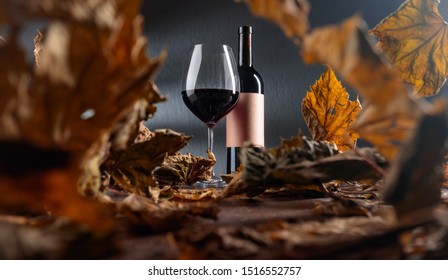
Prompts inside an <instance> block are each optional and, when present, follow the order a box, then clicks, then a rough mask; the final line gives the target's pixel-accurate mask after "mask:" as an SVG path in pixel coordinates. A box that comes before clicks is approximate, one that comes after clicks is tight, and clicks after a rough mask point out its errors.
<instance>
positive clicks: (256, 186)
mask: <svg viewBox="0 0 448 280" xmlns="http://www.w3.org/2000/svg"><path fill="white" fill-rule="evenodd" d="M299 139H301V140H299ZM241 160H242V164H243V166H244V169H243V171H242V172H241V174H240V175H238V174H237V176H235V177H234V178H233V179H232V181H231V182H230V183H229V185H228V186H227V187H226V189H225V190H224V192H223V193H222V195H221V197H223V198H224V197H228V196H232V195H237V194H247V195H248V196H256V195H258V194H261V193H263V192H264V191H266V190H267V189H269V188H271V187H276V188H279V187H282V186H284V185H285V184H293V185H312V184H316V183H322V182H329V181H332V180H337V179H340V180H359V179H367V178H376V179H378V178H381V176H382V173H381V172H379V171H378V170H377V169H376V167H377V166H378V165H379V166H383V167H384V166H386V165H387V161H386V160H385V159H384V158H383V157H382V156H381V155H379V154H378V153H377V152H376V151H375V150H372V149H370V148H363V149H359V150H356V151H354V150H351V151H348V152H346V153H339V152H338V151H337V150H336V149H335V148H334V147H333V146H331V145H330V144H328V142H326V141H312V140H309V139H307V137H305V136H301V135H299V137H298V138H293V139H290V140H283V141H282V144H281V145H280V147H277V148H273V149H270V150H266V149H261V150H260V148H254V147H251V146H245V147H243V149H242V152H241ZM373 164H374V165H373Z"/></svg>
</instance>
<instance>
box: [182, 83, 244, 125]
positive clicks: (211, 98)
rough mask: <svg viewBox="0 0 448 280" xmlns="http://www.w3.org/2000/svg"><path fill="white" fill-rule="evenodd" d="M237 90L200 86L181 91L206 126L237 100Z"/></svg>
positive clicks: (211, 123)
mask: <svg viewBox="0 0 448 280" xmlns="http://www.w3.org/2000/svg"><path fill="white" fill-rule="evenodd" d="M238 95H239V92H238V91H233V90H228V89H217V88H202V89H195V90H191V91H187V90H184V91H182V99H183V100H184V103H185V105H187V107H188V109H190V111H191V112H193V114H194V115H195V116H196V117H198V118H199V119H200V120H201V121H202V122H204V123H205V124H206V125H207V126H211V127H214V126H215V124H216V123H217V122H218V121H219V120H220V119H222V118H223V117H224V116H225V115H227V113H229V112H230V111H231V110H232V109H233V107H235V105H236V103H237V102H238Z"/></svg>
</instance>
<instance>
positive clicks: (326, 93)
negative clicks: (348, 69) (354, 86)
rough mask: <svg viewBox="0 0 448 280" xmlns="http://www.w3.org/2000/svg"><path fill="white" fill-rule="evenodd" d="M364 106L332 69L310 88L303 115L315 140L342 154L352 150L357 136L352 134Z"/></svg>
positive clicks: (354, 133) (304, 103)
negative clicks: (354, 98)
mask: <svg viewBox="0 0 448 280" xmlns="http://www.w3.org/2000/svg"><path fill="white" fill-rule="evenodd" d="M359 111H361V105H360V104H359V101H358V100H356V101H350V100H349V94H348V93H347V91H346V90H345V88H343V87H342V85H341V83H340V82H339V81H338V79H337V78H336V75H335V74H334V72H333V70H332V69H331V67H328V69H327V70H326V71H325V72H324V73H323V74H322V76H321V77H320V79H319V80H318V81H316V83H315V84H314V85H312V86H311V91H309V92H307V93H306V96H305V98H304V99H303V101H302V114H303V118H304V119H305V122H306V125H307V126H308V129H309V130H310V132H311V135H312V136H313V139H314V140H326V141H328V142H330V143H335V144H336V146H337V147H338V149H339V150H340V151H347V150H350V149H352V148H353V147H354V146H355V144H356V139H357V138H358V134H357V133H356V132H355V131H353V130H351V126H352V125H353V123H354V121H355V120H356V118H357V116H358V113H359Z"/></svg>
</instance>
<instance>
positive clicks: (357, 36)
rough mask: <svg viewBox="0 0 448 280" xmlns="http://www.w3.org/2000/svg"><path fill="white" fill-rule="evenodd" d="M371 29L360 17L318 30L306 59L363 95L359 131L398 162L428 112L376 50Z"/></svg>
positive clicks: (306, 49) (306, 46) (308, 43)
mask: <svg viewBox="0 0 448 280" xmlns="http://www.w3.org/2000/svg"><path fill="white" fill-rule="evenodd" d="M366 31H367V28H366V27H365V23H364V22H363V20H362V19H361V18H360V17H359V16H353V17H351V18H349V19H347V20H345V21H344V22H342V23H341V24H340V25H334V26H325V27H321V28H316V29H315V30H313V32H312V33H310V34H309V35H308V36H306V37H305V39H304V44H303V57H304V59H305V61H306V62H308V63H315V62H318V63H325V64H328V65H329V66H330V67H332V68H333V69H335V71H337V72H338V73H339V74H340V75H341V76H342V78H344V79H345V80H346V81H347V83H348V84H349V85H351V86H352V87H353V88H355V89H356V90H358V91H359V93H360V94H361V96H362V97H363V102H364V106H363V110H362V111H361V113H360V114H359V116H358V119H357V120H356V122H355V125H354V129H355V130H356V131H357V132H358V133H359V134H360V135H361V137H362V138H364V139H366V140H368V141H369V142H371V143H372V144H373V145H374V146H375V147H376V148H377V149H378V151H379V152H380V153H382V154H383V155H384V156H386V157H387V158H388V159H393V158H395V156H396V155H397V153H398V151H399V149H400V148H401V147H402V145H403V143H404V142H405V141H406V140H407V139H408V138H409V137H410V135H411V133H412V131H413V129H414V128H415V126H416V124H417V122H418V119H419V118H420V117H421V114H422V109H421V107H420V106H418V104H417V103H416V102H415V101H414V100H413V99H411V98H410V96H409V89H408V88H407V87H406V86H405V85H403V84H402V83H401V80H400V77H399V74H398V73H397V72H396V71H394V70H393V69H392V68H391V67H390V66H389V65H387V64H386V63H385V62H384V61H383V59H382V58H381V57H380V56H379V55H378V54H377V53H376V52H375V51H374V49H373V47H372V45H371V43H370V42H369V40H368V38H367V36H366ZM327 46H331V48H328V47H327Z"/></svg>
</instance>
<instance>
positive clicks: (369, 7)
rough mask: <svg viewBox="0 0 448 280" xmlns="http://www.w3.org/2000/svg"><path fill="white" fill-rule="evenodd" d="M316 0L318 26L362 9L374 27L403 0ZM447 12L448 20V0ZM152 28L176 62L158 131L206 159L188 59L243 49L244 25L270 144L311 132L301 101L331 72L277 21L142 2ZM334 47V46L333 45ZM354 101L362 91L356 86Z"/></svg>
mask: <svg viewBox="0 0 448 280" xmlns="http://www.w3.org/2000/svg"><path fill="white" fill-rule="evenodd" d="M310 2H311V14H310V23H311V26H312V27H317V26H321V25H326V24H331V23H337V22H340V21H341V20H343V19H345V18H346V17H349V16H352V15H353V14H355V13H359V14H361V16H362V17H363V18H364V19H365V21H366V22H367V24H368V26H369V27H370V28H373V27H374V26H375V25H376V24H377V23H378V22H380V21H381V19H383V18H384V17H386V16H387V15H389V14H390V13H392V12H394V11H395V10H396V8H398V7H399V5H400V4H401V3H403V2H404V1H402V0H375V1H373V0H338V1H329V0H326V1H324V0H314V1H310ZM442 2H443V3H442V4H441V5H440V11H441V13H442V15H443V16H444V17H445V19H446V18H448V12H447V11H448V9H447V3H445V2H446V1H442ZM142 14H143V15H144V16H145V33H146V35H147V36H148V38H149V52H150V54H151V55H152V56H154V55H156V54H158V53H159V52H160V51H161V50H162V49H167V50H168V60H167V61H166V63H165V65H164V66H163V68H162V69H161V71H160V72H159V74H158V76H157V78H156V82H157V85H158V86H159V88H160V90H161V92H162V93H163V94H164V95H166V96H167V97H168V101H167V102H165V103H163V104H159V105H158V108H159V109H158V112H157V113H156V115H155V117H154V118H153V119H152V120H150V121H149V122H148V123H147V125H148V127H149V128H150V129H156V128H171V129H174V130H176V131H180V132H184V133H186V134H188V135H192V136H193V139H192V140H191V141H190V142H189V144H188V146H187V147H186V148H184V149H183V150H182V152H190V153H192V154H195V155H202V156H205V150H206V143H207V141H206V137H207V129H206V126H205V125H204V124H203V123H201V121H199V119H197V118H196V117H195V116H194V115H193V114H192V113H191V112H190V111H189V110H188V109H187V108H186V106H185V105H184V103H183V101H182V98H181V95H180V92H181V77H182V74H183V71H182V70H183V68H184V67H185V65H186V64H187V53H188V49H189V48H190V47H191V46H192V45H194V44H197V43H204V42H209V41H211V42H222V43H225V44H228V45H230V46H231V47H232V48H233V51H234V53H235V54H236V51H237V39H238V34H237V29H238V26H240V25H251V26H253V28H254V31H253V52H254V66H255V67H256V69H257V70H258V71H259V72H260V74H261V75H262V77H263V80H264V84H265V108H266V109H265V125H266V128H265V132H266V146H268V147H272V146H276V145H277V144H278V143H279V141H280V138H281V137H283V138H289V137H291V136H295V135H297V133H298V131H299V130H302V131H303V132H305V133H306V134H308V132H307V128H306V126H305V124H304V121H303V119H302V115H301V109H300V104H301V100H302V98H303V97H304V95H305V93H306V91H307V90H308V89H309V87H310V85H312V84H313V83H314V82H315V80H317V79H318V78H319V76H320V75H321V74H322V72H323V71H324V70H325V68H324V67H323V66H320V65H304V63H303V62H302V59H301V57H300V55H299V49H298V48H297V47H296V46H295V45H293V44H292V43H291V42H290V41H289V40H288V39H287V38H286V37H285V36H284V35H283V32H282V31H281V30H280V29H279V28H278V27H277V26H276V25H274V24H273V23H271V22H268V21H265V20H262V19H259V18H255V17H253V16H252V15H251V13H250V11H249V10H248V8H247V6H246V5H245V4H243V3H236V2H234V1H232V0H147V1H145V3H144V5H143V7H142ZM329 47H331V46H329ZM349 93H350V95H351V98H352V99H354V98H355V97H356V95H357V93H356V92H354V91H353V90H349ZM215 154H216V156H217V160H218V163H217V166H216V169H215V170H216V171H217V173H220V172H225V161H226V158H225V157H226V155H225V121H224V120H221V121H220V123H218V125H217V126H216V128H215Z"/></svg>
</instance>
